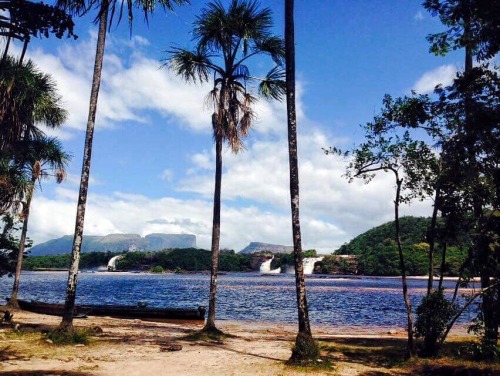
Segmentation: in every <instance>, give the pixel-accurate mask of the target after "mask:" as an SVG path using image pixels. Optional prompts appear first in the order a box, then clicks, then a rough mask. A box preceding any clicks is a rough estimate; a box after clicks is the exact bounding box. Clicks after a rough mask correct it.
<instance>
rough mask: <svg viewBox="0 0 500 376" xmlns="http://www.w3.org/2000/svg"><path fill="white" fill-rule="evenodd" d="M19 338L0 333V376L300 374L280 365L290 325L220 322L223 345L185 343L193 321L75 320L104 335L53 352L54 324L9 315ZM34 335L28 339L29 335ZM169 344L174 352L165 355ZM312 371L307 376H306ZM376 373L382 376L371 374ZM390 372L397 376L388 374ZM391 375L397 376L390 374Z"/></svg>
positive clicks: (354, 367)
mask: <svg viewBox="0 0 500 376" xmlns="http://www.w3.org/2000/svg"><path fill="white" fill-rule="evenodd" d="M14 322H16V323H19V324H20V334H19V333H18V334H16V333H13V329H12V328H11V327H8V326H6V325H3V326H0V375H72V376H80V375H126V376H136V375H137V376H138V375H141V376H143V375H204V376H205V375H218V376H221V375H301V374H304V372H306V370H304V369H300V368H299V369H297V368H294V367H289V366H286V365H285V361H286V360H287V359H289V357H290V354H291V348H292V344H293V341H294V338H295V335H296V330H297V329H296V327H295V325H288V324H272V323H255V322H230V321H218V327H219V328H220V329H221V330H223V331H224V332H225V333H228V334H231V335H232V336H231V337H230V338H226V339H224V341H223V342H220V341H214V340H206V339H205V340H194V341H193V340H188V339H186V336H187V335H189V334H190V333H193V332H194V331H196V330H198V329H201V327H202V324H200V323H195V322H190V323H187V322H177V323H172V322H170V323H164V322H162V323H159V322H146V321H141V320H126V319H113V318H109V317H88V318H86V319H75V326H78V327H87V328H88V327H100V328H102V330H103V333H102V334H100V335H99V336H97V337H96V338H95V339H94V340H92V342H91V343H90V344H88V345H76V346H75V345H71V346H56V345H54V344H50V343H47V342H46V341H44V340H42V339H41V336H40V330H41V329H42V328H43V327H56V326H57V325H58V324H59V322H60V318H58V317H54V316H46V315H39V314H35V313H30V312H25V311H15V312H14ZM313 331H314V335H315V337H316V338H317V339H320V340H323V341H325V340H326V341H328V340H330V341H332V340H333V341H334V340H335V338H342V337H356V336H359V337H363V338H370V337H371V338H381V337H404V336H405V333H404V331H403V330H402V329H401V328H355V327H354V328H318V327H316V328H313ZM30 332H32V333H30ZM172 344H175V345H179V344H180V345H181V346H182V349H181V350H180V351H169V347H171V345H172ZM386 371H387V370H386V369H383V368H378V367H377V366H376V365H375V366H374V365H367V364H362V363H356V362H352V361H346V362H345V363H343V362H342V361H340V362H337V363H336V364H335V369H334V370H320V371H314V372H313V374H320V375H322V374H332V375H367V374H385V372H386ZM308 372H311V371H308ZM376 372H381V373H376ZM393 372H395V373H393ZM391 374H398V373H397V369H393V370H392V371H391Z"/></svg>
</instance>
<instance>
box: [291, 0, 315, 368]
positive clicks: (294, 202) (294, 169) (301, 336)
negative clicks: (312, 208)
mask: <svg viewBox="0 0 500 376" xmlns="http://www.w3.org/2000/svg"><path fill="white" fill-rule="evenodd" d="M294 28H295V26H294V1H293V0H285V60H286V106H287V118H288V156H289V168H290V202H291V215H292V235H293V256H294V259H293V261H294V266H295V287H296V296H297V311H298V324H299V332H298V335H297V339H296V341H295V350H294V351H293V353H292V359H293V360H302V359H304V360H306V358H305V357H304V356H305V355H306V354H304V353H303V351H301V349H300V348H299V347H301V346H302V345H303V344H305V345H306V346H316V345H315V342H314V340H313V338H312V333H311V326H310V324H309V312H308V306H307V296H306V286H305V281H304V264H303V254H302V240H301V231H300V213H299V166H298V155H297V116H296V109H295V30H294ZM316 348H317V347H316ZM317 356H318V354H314V356H313V357H315V358H317Z"/></svg>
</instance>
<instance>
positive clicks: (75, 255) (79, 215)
mask: <svg viewBox="0 0 500 376" xmlns="http://www.w3.org/2000/svg"><path fill="white" fill-rule="evenodd" d="M107 21H108V1H103V4H102V7H101V15H100V17H99V34H98V36H97V49H96V55H95V63H94V76H93V78H92V90H91V93H90V105H89V117H88V122H87V132H86V136H85V149H84V155H83V165H82V176H81V180H80V192H79V194H78V205H77V211H76V223H75V235H74V238H73V250H72V253H71V266H70V269H69V274H68V285H67V288H66V301H65V304H64V314H63V318H62V322H61V324H60V328H61V329H71V328H72V327H73V311H74V308H75V298H76V285H77V277H78V266H79V263H80V250H81V246H82V240H83V225H84V220H85V208H86V204H87V191H88V186H89V175H90V163H91V157H92V140H93V136H94V126H95V117H96V111H97V98H98V96H99V87H100V84H101V72H102V62H103V59H104V46H105V43H106V29H107Z"/></svg>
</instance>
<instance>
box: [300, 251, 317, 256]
mask: <svg viewBox="0 0 500 376" xmlns="http://www.w3.org/2000/svg"><path fill="white" fill-rule="evenodd" d="M302 254H303V256H304V257H317V256H318V254H317V252H316V250H315V249H309V250H307V251H304V252H303V253H302Z"/></svg>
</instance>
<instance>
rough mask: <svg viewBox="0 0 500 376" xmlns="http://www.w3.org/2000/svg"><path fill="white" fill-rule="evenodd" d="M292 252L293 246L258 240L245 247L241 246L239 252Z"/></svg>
mask: <svg viewBox="0 0 500 376" xmlns="http://www.w3.org/2000/svg"><path fill="white" fill-rule="evenodd" d="M264 252H271V253H292V252H293V247H291V246H286V245H279V244H269V243H260V242H251V243H250V244H249V245H247V246H246V247H245V248H243V249H242V250H241V251H240V253H242V254H251V253H264Z"/></svg>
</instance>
